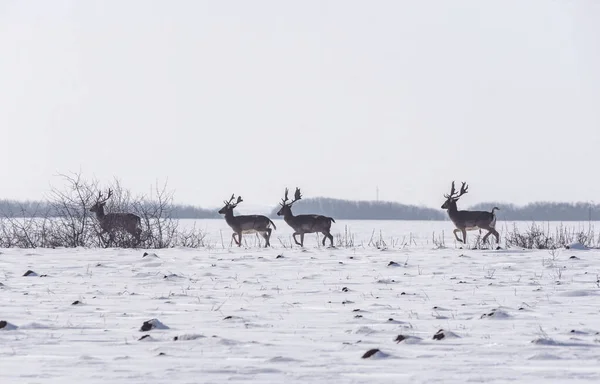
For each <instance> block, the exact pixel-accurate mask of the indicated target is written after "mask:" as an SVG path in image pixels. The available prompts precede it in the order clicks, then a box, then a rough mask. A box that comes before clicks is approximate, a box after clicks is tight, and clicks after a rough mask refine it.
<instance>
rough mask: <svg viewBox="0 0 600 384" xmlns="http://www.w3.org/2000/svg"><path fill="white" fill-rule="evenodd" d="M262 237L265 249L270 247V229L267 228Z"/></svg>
mask: <svg viewBox="0 0 600 384" xmlns="http://www.w3.org/2000/svg"><path fill="white" fill-rule="evenodd" d="M263 237H264V238H265V242H266V243H265V248H267V247H270V246H271V241H270V239H271V228H267V230H266V232H264V234H263Z"/></svg>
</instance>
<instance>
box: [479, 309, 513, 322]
mask: <svg viewBox="0 0 600 384" xmlns="http://www.w3.org/2000/svg"><path fill="white" fill-rule="evenodd" d="M511 317H512V316H511V315H509V314H508V313H507V312H506V311H503V310H502V309H498V308H494V309H492V310H491V311H490V312H488V313H484V314H483V315H481V317H480V318H481V319H497V320H505V319H510V318H511Z"/></svg>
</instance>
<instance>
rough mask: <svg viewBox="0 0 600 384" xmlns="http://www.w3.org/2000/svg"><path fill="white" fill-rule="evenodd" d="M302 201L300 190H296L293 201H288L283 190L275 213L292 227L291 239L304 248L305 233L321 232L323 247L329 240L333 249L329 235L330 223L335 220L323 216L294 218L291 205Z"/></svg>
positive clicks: (286, 192)
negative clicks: (279, 206)
mask: <svg viewBox="0 0 600 384" xmlns="http://www.w3.org/2000/svg"><path fill="white" fill-rule="evenodd" d="M300 199H302V194H301V193H300V188H296V193H295V194H294V200H292V201H288V200H289V199H288V189H287V188H286V189H285V196H284V198H283V199H282V200H281V203H279V205H281V209H280V210H279V212H277V215H278V216H283V220H285V222H286V223H287V224H288V225H289V226H290V227H292V229H293V230H294V234H293V235H292V237H293V238H294V241H295V242H296V244H298V245H299V246H301V247H303V246H304V234H305V233H318V232H321V233H322V234H323V235H324V237H323V245H325V240H327V239H329V241H330V242H331V246H332V247H333V236H332V235H331V223H335V220H333V218H331V217H327V216H323V215H298V216H294V214H293V213H292V204H294V203H295V202H296V201H298V200H300ZM296 235H300V242H298V240H297V239H296Z"/></svg>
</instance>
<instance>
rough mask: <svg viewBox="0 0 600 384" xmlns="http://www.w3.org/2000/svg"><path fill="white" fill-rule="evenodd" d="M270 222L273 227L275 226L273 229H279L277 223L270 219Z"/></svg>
mask: <svg viewBox="0 0 600 384" xmlns="http://www.w3.org/2000/svg"><path fill="white" fill-rule="evenodd" d="M268 220H269V223H271V225H272V226H273V229H277V227H276V226H275V223H274V222H273V221H272V220H271V219H268Z"/></svg>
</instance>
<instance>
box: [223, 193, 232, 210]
mask: <svg viewBox="0 0 600 384" xmlns="http://www.w3.org/2000/svg"><path fill="white" fill-rule="evenodd" d="M234 198H235V194H232V195H231V198H230V199H229V201H227V200H223V202H224V203H225V206H227V207H229V206H230V205H231V202H232V201H233V199H234Z"/></svg>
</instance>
